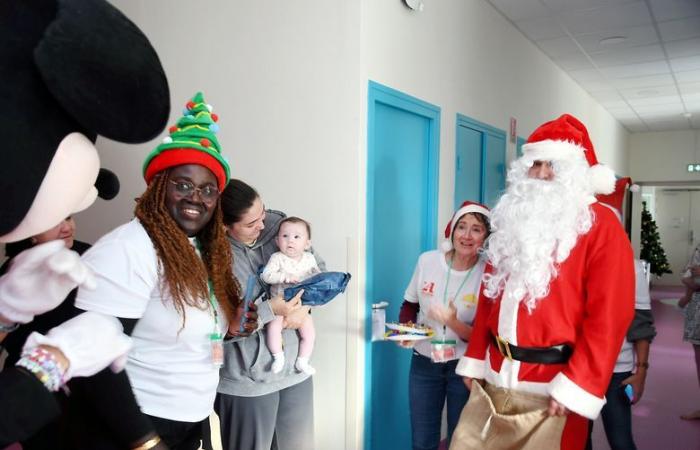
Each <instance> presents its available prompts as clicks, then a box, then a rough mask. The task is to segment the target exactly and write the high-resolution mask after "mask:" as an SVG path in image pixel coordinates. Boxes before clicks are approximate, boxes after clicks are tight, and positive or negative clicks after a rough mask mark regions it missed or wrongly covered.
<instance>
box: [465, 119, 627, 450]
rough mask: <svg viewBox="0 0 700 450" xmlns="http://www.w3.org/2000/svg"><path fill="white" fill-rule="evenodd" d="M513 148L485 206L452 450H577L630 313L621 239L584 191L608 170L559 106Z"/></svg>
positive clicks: (605, 180) (594, 190)
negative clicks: (486, 226)
mask: <svg viewBox="0 0 700 450" xmlns="http://www.w3.org/2000/svg"><path fill="white" fill-rule="evenodd" d="M523 151H524V154H523V156H522V157H521V158H520V159H518V160H516V161H514V163H513V164H512V166H511V169H510V171H509V173H508V182H509V185H508V188H507V191H506V193H505V194H504V195H503V197H502V198H501V199H500V200H499V202H498V204H497V205H496V207H495V208H494V210H493V211H492V214H491V224H492V227H493V234H492V235H491V237H490V238H489V246H488V250H487V255H488V257H489V263H490V264H491V265H492V268H487V274H486V275H485V276H484V289H483V290H482V295H481V296H480V299H479V308H478V310H477V317H476V320H475V323H474V331H473V333H472V337H471V341H470V345H469V348H468V350H467V353H466V355H465V357H464V358H463V359H462V360H461V361H460V364H459V365H458V367H457V373H459V374H460V375H463V376H464V377H465V378H466V380H465V381H466V382H467V383H468V384H469V385H470V387H471V388H472V392H471V397H470V400H469V404H468V405H467V406H466V407H465V409H464V411H463V413H462V416H461V418H460V422H459V426H458V427H457V429H456V430H455V434H454V437H453V443H452V448H453V449H461V448H485V449H495V448H519V449H533V450H534V449H538V450H539V449H545V448H546V449H559V448H561V449H567V450H568V449H578V450H580V449H583V448H584V446H585V443H586V437H587V431H588V421H587V419H595V418H596V417H597V416H598V414H599V413H600V409H601V408H602V407H603V405H604V404H605V398H604V395H605V391H606V389H607V387H608V383H609V382H610V377H611V375H612V371H613V366H614V364H615V359H616V358H617V354H618V352H619V350H620V346H621V345H622V340H623V338H624V336H625V332H626V331H627V328H628V327H629V324H630V321H631V320H632V316H633V315H634V267H633V264H632V261H633V257H632V249H631V246H630V243H629V241H628V239H627V236H626V235H625V232H624V230H623V229H622V227H621V225H620V222H619V221H618V219H617V217H615V214H614V213H613V212H612V211H610V210H609V209H608V208H606V207H605V206H602V205H601V204H599V203H597V202H596V199H595V194H599V193H606V194H607V193H610V192H612V191H613V189H614V183H615V177H614V173H613V172H612V171H611V170H610V169H607V168H605V167H603V166H601V165H600V164H598V161H597V158H596V155H595V152H594V150H593V145H592V143H591V141H590V139H589V137H588V132H587V130H586V128H585V126H584V125H583V124H582V123H581V122H580V121H578V120H577V119H576V118H574V117H572V116H570V115H568V114H565V115H563V116H561V117H559V118H558V119H556V120H553V121H551V122H548V123H545V124H544V125H542V126H540V127H539V128H538V129H537V130H535V132H534V133H533V134H532V135H531V136H530V138H529V139H528V142H527V144H526V145H524V146H523ZM491 269H492V270H491ZM489 272H490V273H489ZM473 379H478V380H480V383H472V380H473ZM482 380H483V381H482ZM482 383H483V385H482ZM482 386H483V387H482Z"/></svg>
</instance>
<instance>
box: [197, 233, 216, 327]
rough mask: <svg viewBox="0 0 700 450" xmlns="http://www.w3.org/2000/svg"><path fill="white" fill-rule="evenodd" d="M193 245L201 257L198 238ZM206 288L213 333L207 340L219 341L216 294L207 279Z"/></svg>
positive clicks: (200, 246)
mask: <svg viewBox="0 0 700 450" xmlns="http://www.w3.org/2000/svg"><path fill="white" fill-rule="evenodd" d="M194 243H195V245H196V246H197V250H199V255H200V258H201V255H202V245H201V244H200V243H199V238H194ZM207 286H208V287H209V304H210V305H211V310H212V313H213V314H214V331H213V332H212V333H211V334H210V335H209V339H211V340H217V339H221V330H220V329H219V311H218V309H217V306H218V304H219V302H218V301H217V300H216V294H215V293H214V285H213V284H212V282H211V279H207Z"/></svg>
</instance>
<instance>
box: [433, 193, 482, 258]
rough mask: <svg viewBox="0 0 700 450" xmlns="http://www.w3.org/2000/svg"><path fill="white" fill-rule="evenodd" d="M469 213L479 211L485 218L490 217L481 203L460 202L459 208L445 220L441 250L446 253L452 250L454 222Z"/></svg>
mask: <svg viewBox="0 0 700 450" xmlns="http://www.w3.org/2000/svg"><path fill="white" fill-rule="evenodd" d="M469 213H479V214H483V215H485V216H486V217H487V218H490V217H491V211H490V210H489V209H488V208H487V207H486V206H484V205H482V204H481V203H476V202H470V201H465V202H464V203H462V205H461V206H460V207H459V209H458V210H457V211H455V213H454V214H453V215H452V218H451V219H450V221H449V222H447V226H446V227H445V240H444V241H442V244H440V248H442V251H443V252H445V253H447V252H449V251H450V250H452V248H453V246H452V235H453V234H454V231H455V230H454V224H457V222H459V219H461V218H462V216H463V215H465V214H469Z"/></svg>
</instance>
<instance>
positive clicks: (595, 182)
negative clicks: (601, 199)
mask: <svg viewBox="0 0 700 450" xmlns="http://www.w3.org/2000/svg"><path fill="white" fill-rule="evenodd" d="M588 179H589V182H590V185H591V188H593V191H594V193H595V194H610V193H611V192H613V191H614V190H615V172H613V170H612V169H610V168H609V167H606V166H604V165H602V164H596V165H595V166H593V167H591V168H590V169H588Z"/></svg>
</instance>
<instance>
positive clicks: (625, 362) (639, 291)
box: [613, 259, 651, 373]
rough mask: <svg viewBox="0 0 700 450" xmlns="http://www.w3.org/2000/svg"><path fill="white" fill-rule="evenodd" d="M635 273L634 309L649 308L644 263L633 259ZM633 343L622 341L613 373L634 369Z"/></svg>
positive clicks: (649, 302) (649, 299) (649, 298)
mask: <svg viewBox="0 0 700 450" xmlns="http://www.w3.org/2000/svg"><path fill="white" fill-rule="evenodd" d="M634 275H635V303H634V309H642V310H649V309H651V297H650V296H649V284H648V283H647V277H646V274H645V273H644V265H643V264H642V262H641V261H640V260H638V259H635V260H634ZM634 357H635V354H634V344H632V343H631V342H630V341H628V340H627V338H626V337H625V340H624V341H623V342H622V349H621V350H620V354H619V355H618V357H617V361H615V369H614V370H613V371H614V372H615V373H619V372H631V371H632V369H634Z"/></svg>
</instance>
